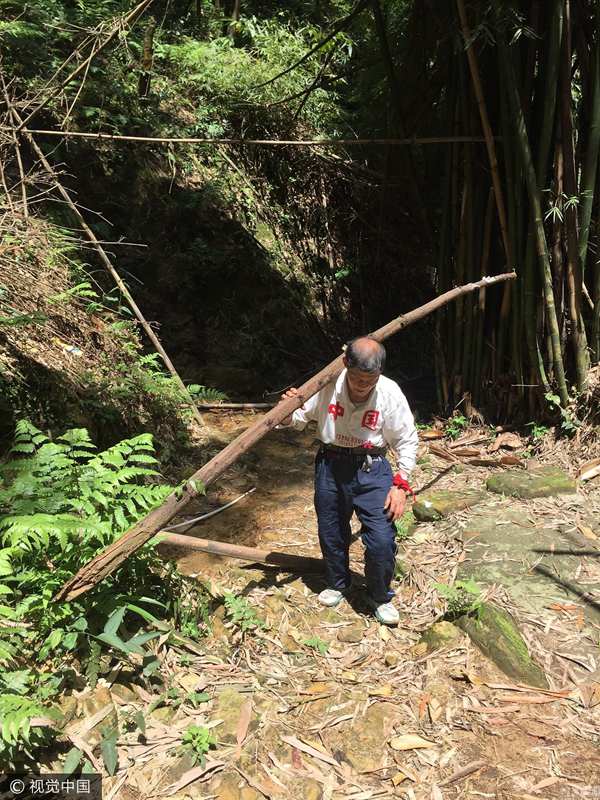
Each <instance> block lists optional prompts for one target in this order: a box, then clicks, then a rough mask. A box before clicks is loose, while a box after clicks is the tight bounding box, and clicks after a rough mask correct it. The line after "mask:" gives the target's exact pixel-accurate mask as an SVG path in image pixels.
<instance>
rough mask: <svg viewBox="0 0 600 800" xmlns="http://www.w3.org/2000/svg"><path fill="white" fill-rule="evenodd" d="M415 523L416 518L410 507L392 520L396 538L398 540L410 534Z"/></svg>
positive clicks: (406, 537)
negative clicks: (398, 517)
mask: <svg viewBox="0 0 600 800" xmlns="http://www.w3.org/2000/svg"><path fill="white" fill-rule="evenodd" d="M415 525H416V519H415V515H414V514H413V512H412V511H411V510H410V509H409V510H408V511H405V512H404V514H402V516H401V517H400V519H397V520H396V521H395V522H394V526H395V528H396V539H399V540H400V541H402V540H403V539H408V538H409V536H410V535H411V534H412V532H413V529H414V527H415Z"/></svg>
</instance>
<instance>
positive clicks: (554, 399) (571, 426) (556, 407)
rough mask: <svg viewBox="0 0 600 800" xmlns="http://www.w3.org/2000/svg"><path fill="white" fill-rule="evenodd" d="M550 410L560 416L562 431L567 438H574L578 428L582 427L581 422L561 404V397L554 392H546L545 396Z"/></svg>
mask: <svg viewBox="0 0 600 800" xmlns="http://www.w3.org/2000/svg"><path fill="white" fill-rule="evenodd" d="M544 398H545V400H546V402H547V403H548V406H549V407H550V410H551V411H553V412H558V414H560V429H561V431H562V432H563V433H564V434H566V435H567V436H573V435H574V434H575V433H576V431H577V428H579V427H581V422H580V421H579V420H578V419H577V417H576V416H574V414H573V413H572V412H571V411H569V410H568V409H566V408H564V407H563V406H562V405H561V403H560V397H559V396H558V395H556V394H554V393H553V392H546V394H545V395H544Z"/></svg>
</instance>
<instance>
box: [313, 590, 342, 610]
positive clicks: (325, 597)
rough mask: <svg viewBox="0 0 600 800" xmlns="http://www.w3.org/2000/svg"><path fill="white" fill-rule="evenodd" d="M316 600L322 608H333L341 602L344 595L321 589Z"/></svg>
mask: <svg viewBox="0 0 600 800" xmlns="http://www.w3.org/2000/svg"><path fill="white" fill-rule="evenodd" d="M318 599H319V603H321V605H322V606H327V607H328V608H334V607H335V606H338V605H339V604H340V603H341V602H342V600H343V599H344V595H343V594H342V593H341V592H338V590H337V589H323V591H322V592H321V594H320V595H319V598H318Z"/></svg>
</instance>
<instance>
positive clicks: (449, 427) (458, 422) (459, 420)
mask: <svg viewBox="0 0 600 800" xmlns="http://www.w3.org/2000/svg"><path fill="white" fill-rule="evenodd" d="M468 425H469V420H468V419H467V418H466V417H463V415H462V414H455V415H454V416H453V417H450V419H449V420H448V422H447V423H446V435H447V436H449V437H450V438H451V439H458V437H459V436H460V434H461V433H462V432H463V431H464V429H465V428H466V427H468Z"/></svg>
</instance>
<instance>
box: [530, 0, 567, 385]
mask: <svg viewBox="0 0 600 800" xmlns="http://www.w3.org/2000/svg"><path fill="white" fill-rule="evenodd" d="M549 18H550V23H549V26H548V35H547V37H546V38H547V42H548V44H547V50H546V58H545V60H544V64H543V67H542V68H541V72H542V81H541V82H542V89H541V93H540V94H541V97H542V98H543V102H542V108H543V113H542V121H541V125H540V132H539V135H538V151H537V161H536V177H537V185H538V190H542V189H543V188H544V187H545V186H546V178H547V174H548V161H549V156H550V148H551V142H552V132H553V130H554V116H555V111H556V86H557V85H558V72H559V69H558V67H559V61H560V59H559V50H560V43H561V39H562V0H552V7H551V10H550V14H549ZM534 242H535V230H534V221H533V220H530V223H529V233H528V237H527V247H526V254H525V269H524V272H525V277H524V281H525V289H524V292H525V336H526V340H527V350H528V353H529V362H530V365H531V366H532V367H533V369H535V372H536V375H537V377H538V380H539V381H540V384H541V385H542V387H543V390H544V393H547V392H549V391H550V384H549V381H548V377H547V375H546V369H545V367H544V359H543V356H542V352H541V350H540V344H539V339H538V335H537V321H538V317H539V315H538V294H537V291H536V286H537V284H536V280H535V270H534V254H535V244H534Z"/></svg>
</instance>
